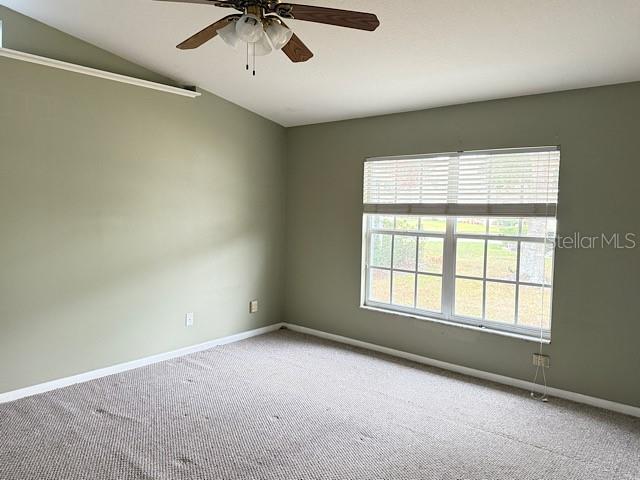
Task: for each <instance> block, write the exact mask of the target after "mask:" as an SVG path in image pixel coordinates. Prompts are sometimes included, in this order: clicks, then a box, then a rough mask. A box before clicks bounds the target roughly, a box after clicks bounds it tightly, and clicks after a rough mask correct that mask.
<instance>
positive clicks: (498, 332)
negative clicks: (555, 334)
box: [360, 305, 551, 345]
mask: <svg viewBox="0 0 640 480" xmlns="http://www.w3.org/2000/svg"><path fill="white" fill-rule="evenodd" d="M360 308H361V309H363V310H369V311H372V312H377V313H384V314H386V315H396V316H400V317H406V318H413V319H416V320H421V321H426V322H433V323H439V324H441V325H446V326H449V327H458V328H464V329H466V330H473V331H476V332H483V333H490V334H494V335H500V336H503V337H509V338H515V339H518V340H524V341H527V342H534V343H541V342H542V343H544V344H546V345H548V344H550V343H551V340H550V339H548V338H542V339H540V337H533V336H530V335H523V334H520V333H513V332H505V331H502V330H497V329H495V328H489V327H478V326H475V325H467V324H464V323H458V322H451V321H448V320H442V319H440V318H434V317H425V316H421V315H413V314H411V313H404V312H398V311H395V310H385V309H384V308H377V307H372V306H369V305H360Z"/></svg>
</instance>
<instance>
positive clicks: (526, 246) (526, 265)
mask: <svg viewBox="0 0 640 480" xmlns="http://www.w3.org/2000/svg"><path fill="white" fill-rule="evenodd" d="M546 247H547V254H546V255H544V251H545V244H544V243H531V242H522V244H521V246H520V281H522V282H527V283H540V284H542V283H545V284H546V285H551V283H552V281H553V244H551V243H548V244H547V245H546Z"/></svg>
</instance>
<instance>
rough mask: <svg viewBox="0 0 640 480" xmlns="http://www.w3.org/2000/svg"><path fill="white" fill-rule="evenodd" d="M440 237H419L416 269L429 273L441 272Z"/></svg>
mask: <svg viewBox="0 0 640 480" xmlns="http://www.w3.org/2000/svg"><path fill="white" fill-rule="evenodd" d="M443 247H444V240H443V239H442V238H428V237H422V238H420V246H419V250H418V270H420V271H421V272H429V273H442V254H443V250H442V249H443Z"/></svg>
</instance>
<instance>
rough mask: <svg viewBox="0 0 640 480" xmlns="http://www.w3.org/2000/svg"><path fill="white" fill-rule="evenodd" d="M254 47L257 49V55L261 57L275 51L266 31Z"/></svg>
mask: <svg viewBox="0 0 640 480" xmlns="http://www.w3.org/2000/svg"><path fill="white" fill-rule="evenodd" d="M253 48H254V49H255V52H256V55H257V56H259V57H263V56H265V55H269V54H270V53H271V52H272V51H273V49H272V48H271V44H270V43H269V39H268V38H267V34H266V33H264V32H262V36H261V37H260V39H259V40H258V41H257V42H255V43H254V44H253Z"/></svg>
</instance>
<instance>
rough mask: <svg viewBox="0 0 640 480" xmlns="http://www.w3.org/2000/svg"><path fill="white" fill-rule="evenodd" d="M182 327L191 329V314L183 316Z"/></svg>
mask: <svg viewBox="0 0 640 480" xmlns="http://www.w3.org/2000/svg"><path fill="white" fill-rule="evenodd" d="M184 326H185V327H193V312H189V313H187V314H185V316H184Z"/></svg>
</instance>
